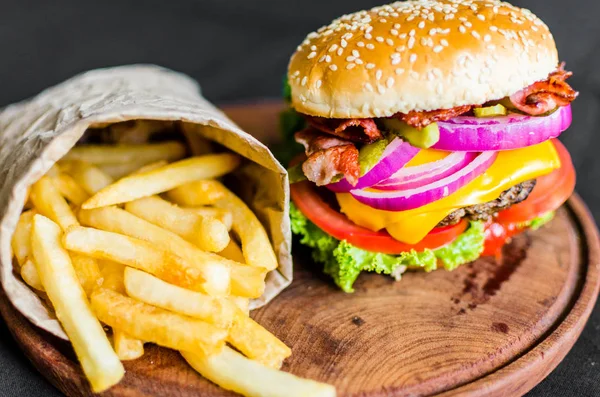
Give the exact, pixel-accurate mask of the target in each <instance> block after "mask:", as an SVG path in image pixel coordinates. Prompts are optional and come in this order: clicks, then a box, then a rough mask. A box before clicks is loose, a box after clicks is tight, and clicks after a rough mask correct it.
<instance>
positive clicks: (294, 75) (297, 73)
mask: <svg viewBox="0 0 600 397" xmlns="http://www.w3.org/2000/svg"><path fill="white" fill-rule="evenodd" d="M299 74H300V71H299V70H296V71H295V72H294V74H292V76H293V77H296V76H298V75H299Z"/></svg>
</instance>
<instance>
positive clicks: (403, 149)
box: [326, 138, 419, 193]
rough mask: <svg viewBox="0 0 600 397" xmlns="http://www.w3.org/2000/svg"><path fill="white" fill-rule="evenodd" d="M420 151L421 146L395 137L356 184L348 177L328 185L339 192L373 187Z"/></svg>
mask: <svg viewBox="0 0 600 397" xmlns="http://www.w3.org/2000/svg"><path fill="white" fill-rule="evenodd" d="M418 152H419V148H417V147H414V146H411V145H410V144H409V143H408V142H405V141H403V140H402V139H400V138H394V139H393V140H392V141H391V142H390V143H389V144H388V145H387V146H386V148H385V150H384V151H383V153H382V155H381V159H380V160H379V162H377V164H375V166H374V167H373V168H371V169H370V170H369V171H368V172H367V173H366V174H365V175H363V176H361V177H360V178H359V179H358V183H357V184H356V186H352V185H351V184H350V183H348V181H347V180H346V179H342V180H341V181H339V182H336V183H331V184H329V185H327V186H326V187H327V188H328V189H329V190H332V191H334V192H339V193H345V192H349V191H350V190H352V189H364V188H367V187H371V186H373V185H375V184H377V183H378V182H381V181H383V180H384V179H387V178H389V177H390V176H391V175H392V174H393V173H394V172H396V171H397V170H398V169H400V168H402V167H404V164H406V163H408V162H409V161H410V160H411V159H412V158H413V157H415V156H416V154H417V153H418Z"/></svg>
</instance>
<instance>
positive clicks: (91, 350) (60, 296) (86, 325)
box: [31, 214, 125, 393]
mask: <svg viewBox="0 0 600 397" xmlns="http://www.w3.org/2000/svg"><path fill="white" fill-rule="evenodd" d="M61 234H62V232H61V230H60V227H59V226H58V225H57V224H55V223H54V222H52V221H51V220H50V219H48V218H46V217H44V216H42V215H38V214H36V215H35V216H34V218H33V226H32V229H31V246H32V251H33V256H34V258H35V265H36V267H37V270H38V274H39V275H40V278H41V281H42V285H43V286H44V290H45V291H46V293H47V295H48V297H49V298H50V301H51V302H52V305H53V306H54V309H55V312H56V316H57V318H58V320H59V321H60V323H61V325H62V327H63V329H64V330H65V332H66V334H67V335H68V336H69V339H70V340H71V343H72V345H73V349H74V350H75V353H76V355H77V357H78V359H79V362H80V363H81V366H82V368H83V372H84V373H85V374H86V377H87V379H88V380H89V382H90V384H91V386H92V390H93V391H94V392H96V393H99V392H101V391H104V390H106V389H108V388H109V387H111V386H113V385H114V384H116V383H118V382H119V381H120V380H121V378H122V377H123V375H124V373H125V370H124V369H123V364H121V361H120V360H119V358H118V357H117V355H116V354H115V352H114V350H113V349H112V347H111V345H110V342H109V340H108V338H107V337H106V334H105V333H104V329H103V328H102V325H100V322H99V321H98V319H97V318H96V317H95V316H94V314H93V313H92V310H91V309H90V306H89V304H88V301H87V298H86V295H85V292H84V290H83V288H82V287H81V285H80V284H79V282H78V280H77V275H76V274H75V270H74V269H73V265H72V263H71V258H70V257H69V254H68V253H67V251H66V250H65V249H64V248H63V247H62V246H61V241H60V240H61Z"/></svg>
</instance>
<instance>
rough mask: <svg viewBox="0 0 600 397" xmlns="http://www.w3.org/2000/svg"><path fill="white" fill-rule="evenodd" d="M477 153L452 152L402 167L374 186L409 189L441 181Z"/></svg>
mask: <svg viewBox="0 0 600 397" xmlns="http://www.w3.org/2000/svg"><path fill="white" fill-rule="evenodd" d="M475 157H477V153H473V152H452V153H450V154H449V155H448V156H446V157H444V158H443V159H441V160H437V161H434V162H431V163H426V164H421V165H416V166H414V167H404V168H400V169H399V170H398V171H397V172H396V173H395V174H394V175H392V176H391V177H390V178H388V179H386V180H385V181H383V182H379V183H378V184H377V185H375V186H374V188H375V189H378V190H408V189H414V188H418V187H420V186H423V185H428V184H430V183H433V182H436V181H439V180H440V179H443V178H446V177H447V176H449V175H452V174H454V173H455V172H458V171H459V170H461V169H463V168H464V167H466V166H467V165H468V164H469V163H471V162H472V161H473V160H474V159H475Z"/></svg>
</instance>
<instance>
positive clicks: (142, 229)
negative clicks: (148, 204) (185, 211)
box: [79, 207, 252, 296]
mask: <svg viewBox="0 0 600 397" xmlns="http://www.w3.org/2000/svg"><path fill="white" fill-rule="evenodd" d="M79 219H80V220H81V222H82V223H83V224H84V225H87V226H92V227H95V228H97V229H102V230H107V231H109V232H114V233H120V234H123V235H126V236H130V237H133V238H136V239H141V240H144V241H147V242H149V243H151V244H152V245H153V246H154V247H156V248H158V249H162V250H165V251H169V252H171V253H176V254H177V255H179V256H182V257H184V258H186V259H187V261H188V262H189V263H192V264H194V265H195V267H196V268H197V269H198V270H199V271H200V272H201V274H202V277H203V278H204V280H205V283H204V284H203V291H201V292H206V293H207V294H209V295H213V296H223V295H226V294H228V293H229V288H230V279H231V277H230V271H231V270H230V269H231V267H232V265H236V263H235V262H232V261H228V260H226V259H224V258H222V257H220V256H218V255H216V254H212V253H209V252H204V251H202V250H200V249H198V248H197V247H195V246H194V245H192V244H191V243H189V242H187V241H185V240H184V239H182V238H181V237H179V236H178V235H176V234H174V233H171V232H169V231H168V230H165V229H163V228H161V227H159V226H156V225H154V224H152V223H150V222H147V221H145V220H143V219H141V218H138V217H137V216H135V215H133V214H131V213H129V212H127V211H124V210H121V209H119V208H116V207H103V208H96V209H93V210H81V211H79ZM133 267H135V266H133ZM142 270H143V269H142ZM159 277H160V276H159ZM161 278H162V277H161ZM166 281H169V280H166ZM243 282H244V283H246V281H245V280H244V281H243ZM248 282H252V280H250V281H248Z"/></svg>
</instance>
